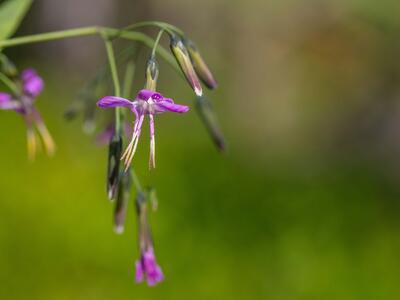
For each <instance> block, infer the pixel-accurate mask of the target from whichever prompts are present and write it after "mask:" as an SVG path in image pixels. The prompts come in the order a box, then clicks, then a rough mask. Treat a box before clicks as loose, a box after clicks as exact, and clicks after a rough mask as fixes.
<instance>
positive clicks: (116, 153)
mask: <svg viewBox="0 0 400 300" xmlns="http://www.w3.org/2000/svg"><path fill="white" fill-rule="evenodd" d="M121 153H122V138H121V136H120V135H118V134H114V136H113V138H112V140H111V142H110V144H109V147H108V168H107V195H108V199H110V200H113V199H114V198H115V196H116V192H117V187H118V183H119V177H120V174H119V164H120V157H121Z"/></svg>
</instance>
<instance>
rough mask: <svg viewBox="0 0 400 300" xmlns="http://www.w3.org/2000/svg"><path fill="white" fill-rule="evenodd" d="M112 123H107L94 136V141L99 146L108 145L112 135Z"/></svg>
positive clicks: (113, 130)
mask: <svg viewBox="0 0 400 300" xmlns="http://www.w3.org/2000/svg"><path fill="white" fill-rule="evenodd" d="M114 132H115V129H114V124H110V125H108V126H107V127H106V128H105V129H104V130H103V131H102V132H100V133H99V134H98V135H97V137H96V142H97V144H98V145H99V146H102V145H108V144H109V143H110V142H111V139H112V138H113V136H114Z"/></svg>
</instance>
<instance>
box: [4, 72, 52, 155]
mask: <svg viewBox="0 0 400 300" xmlns="http://www.w3.org/2000/svg"><path fill="white" fill-rule="evenodd" d="M10 84H12V86H13V91H14V93H4V92H0V109H3V110H13V111H15V112H17V113H19V114H20V115H21V116H22V117H23V119H24V121H25V124H26V127H27V139H28V143H27V144H28V156H29V158H30V159H34V157H35V154H36V150H37V147H38V140H37V136H36V133H35V127H36V129H37V131H38V133H39V135H40V136H41V138H42V140H43V143H44V146H45V149H46V151H47V154H48V155H53V154H54V150H55V144H54V142H53V138H52V137H51V135H50V133H49V131H48V130H47V127H46V125H45V123H44V122H43V119H42V118H41V116H40V113H39V111H38V110H37V108H36V107H35V102H36V99H37V97H38V96H39V95H40V93H41V92H42V90H43V87H44V83H43V79H42V78H41V77H40V76H39V75H38V74H37V72H36V71H35V70H34V69H26V70H24V71H22V72H21V74H20V75H19V77H17V78H16V79H15V80H14V82H10Z"/></svg>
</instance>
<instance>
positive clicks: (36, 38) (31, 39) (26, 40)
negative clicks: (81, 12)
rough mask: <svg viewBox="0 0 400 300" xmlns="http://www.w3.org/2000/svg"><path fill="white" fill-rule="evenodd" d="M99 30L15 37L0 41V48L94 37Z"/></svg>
mask: <svg viewBox="0 0 400 300" xmlns="http://www.w3.org/2000/svg"><path fill="white" fill-rule="evenodd" d="M99 29H100V28H99V27H96V26H91V27H82V28H76V29H67V30H61V31H54V32H47V33H40V34H34V35H28V36H23V37H16V38H12V39H8V40H3V41H0V48H5V47H10V46H17V45H22V44H30V43H37V42H45V41H52V40H59V39H65V38H71V37H78V36H87V35H94V34H98V33H99Z"/></svg>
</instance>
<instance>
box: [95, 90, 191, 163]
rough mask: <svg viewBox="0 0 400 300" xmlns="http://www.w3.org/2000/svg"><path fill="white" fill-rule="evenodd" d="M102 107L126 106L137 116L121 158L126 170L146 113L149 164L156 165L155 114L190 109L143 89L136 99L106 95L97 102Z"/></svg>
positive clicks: (181, 111)
mask: <svg viewBox="0 0 400 300" xmlns="http://www.w3.org/2000/svg"><path fill="white" fill-rule="evenodd" d="M97 106H98V107H100V108H110V107H126V108H129V109H130V110H131V111H132V112H133V113H134V114H135V116H136V119H135V123H134V126H133V133H132V139H131V141H130V143H129V145H128V147H127V148H126V150H125V152H124V154H123V155H122V157H121V159H124V160H125V170H127V169H128V168H129V166H130V164H131V162H132V159H133V156H134V154H135V151H136V147H137V144H138V141H139V137H140V132H141V130H142V125H143V120H144V117H145V115H148V116H149V119H150V160H149V165H150V168H151V167H153V168H154V167H155V139H154V115H155V114H160V113H163V112H167V111H170V112H175V113H185V112H187V111H188V110H189V107H188V106H186V105H179V104H175V103H174V101H173V100H172V99H169V98H165V97H163V96H162V95H161V94H160V93H157V92H154V91H150V90H145V89H143V90H141V91H139V93H138V94H137V96H136V99H135V100H134V101H130V100H128V99H125V98H120V97H114V96H106V97H104V98H102V99H100V100H99V101H98V102H97Z"/></svg>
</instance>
